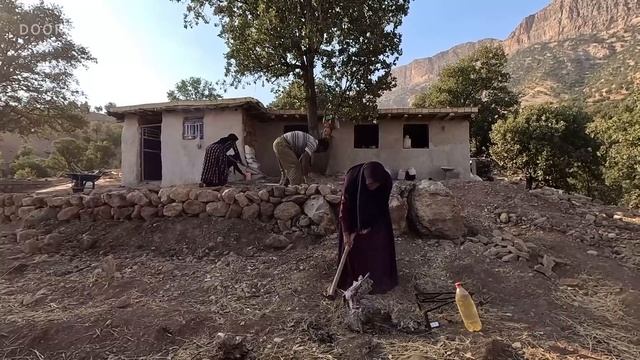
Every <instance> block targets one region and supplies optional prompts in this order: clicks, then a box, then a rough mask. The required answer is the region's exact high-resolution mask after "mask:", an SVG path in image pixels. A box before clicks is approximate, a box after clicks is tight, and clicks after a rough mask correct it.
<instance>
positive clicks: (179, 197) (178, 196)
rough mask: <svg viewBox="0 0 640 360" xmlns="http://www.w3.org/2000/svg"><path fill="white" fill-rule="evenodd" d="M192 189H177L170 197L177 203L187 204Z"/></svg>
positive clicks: (172, 191)
mask: <svg viewBox="0 0 640 360" xmlns="http://www.w3.org/2000/svg"><path fill="white" fill-rule="evenodd" d="M190 194H191V189H189V188H186V187H175V188H173V190H171V192H170V193H169V197H170V198H171V199H173V200H175V201H177V202H185V201H187V200H189V195H190Z"/></svg>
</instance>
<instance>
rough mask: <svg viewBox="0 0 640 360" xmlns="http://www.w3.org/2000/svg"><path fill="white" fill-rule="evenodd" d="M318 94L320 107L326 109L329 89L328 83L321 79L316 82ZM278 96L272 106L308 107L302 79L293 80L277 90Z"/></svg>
mask: <svg viewBox="0 0 640 360" xmlns="http://www.w3.org/2000/svg"><path fill="white" fill-rule="evenodd" d="M316 93H317V94H318V109H319V110H320V111H325V110H326V109H327V106H328V105H329V89H328V86H327V83H325V82H324V81H322V80H320V81H318V82H316ZM275 95H276V98H275V99H274V100H273V102H272V103H271V104H269V107H270V108H273V109H278V110H304V109H305V108H306V106H307V105H306V102H305V94H304V84H303V83H302V81H300V80H293V81H291V82H290V83H288V84H287V85H286V86H282V87H280V88H279V89H277V90H276V92H275Z"/></svg>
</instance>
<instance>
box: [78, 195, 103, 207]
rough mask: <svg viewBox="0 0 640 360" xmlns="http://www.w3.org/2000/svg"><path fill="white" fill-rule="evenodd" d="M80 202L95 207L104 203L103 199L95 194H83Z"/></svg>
mask: <svg viewBox="0 0 640 360" xmlns="http://www.w3.org/2000/svg"><path fill="white" fill-rule="evenodd" d="M82 202H83V203H84V206H85V207H87V208H96V207H99V206H102V205H104V200H102V197H100V196H96V195H89V196H85V197H84V199H83V201H82Z"/></svg>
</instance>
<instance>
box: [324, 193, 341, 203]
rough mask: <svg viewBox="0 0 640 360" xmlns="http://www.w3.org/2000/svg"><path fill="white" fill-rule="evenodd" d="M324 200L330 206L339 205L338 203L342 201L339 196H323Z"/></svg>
mask: <svg viewBox="0 0 640 360" xmlns="http://www.w3.org/2000/svg"><path fill="white" fill-rule="evenodd" d="M324 198H325V199H326V200H327V201H328V202H329V203H331V204H340V201H342V197H341V196H340V195H325V196H324Z"/></svg>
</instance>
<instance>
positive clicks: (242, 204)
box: [234, 193, 249, 207]
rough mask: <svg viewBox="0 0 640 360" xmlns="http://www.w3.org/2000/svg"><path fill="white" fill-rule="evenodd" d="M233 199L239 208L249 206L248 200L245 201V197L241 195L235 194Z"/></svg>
mask: <svg viewBox="0 0 640 360" xmlns="http://www.w3.org/2000/svg"><path fill="white" fill-rule="evenodd" d="M234 198H235V199H236V201H237V202H238V205H240V207H245V206H247V205H249V199H247V197H246V196H245V195H244V194H243V193H238V194H236V196H235V197H234Z"/></svg>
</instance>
